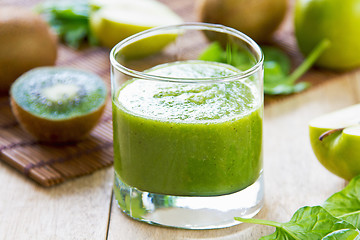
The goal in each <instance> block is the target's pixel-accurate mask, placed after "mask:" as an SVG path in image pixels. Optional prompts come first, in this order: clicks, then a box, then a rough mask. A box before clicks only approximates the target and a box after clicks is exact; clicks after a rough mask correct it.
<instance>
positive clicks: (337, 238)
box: [321, 229, 360, 240]
mask: <svg viewBox="0 0 360 240" xmlns="http://www.w3.org/2000/svg"><path fill="white" fill-rule="evenodd" d="M321 240H360V233H359V231H358V230H355V229H341V230H337V231H334V232H332V233H329V234H328V235H326V236H325V237H323V238H322V239H321Z"/></svg>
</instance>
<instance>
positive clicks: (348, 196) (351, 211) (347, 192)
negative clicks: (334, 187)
mask: <svg viewBox="0 0 360 240" xmlns="http://www.w3.org/2000/svg"><path fill="white" fill-rule="evenodd" d="M322 206H323V207H324V208H325V209H326V210H327V211H328V212H329V213H331V214H332V215H334V216H335V217H338V218H341V219H343V220H345V221H347V222H349V223H351V224H353V225H354V226H355V227H357V228H358V229H360V175H359V176H357V177H355V178H353V179H352V180H351V181H350V183H349V184H348V185H347V186H346V187H345V188H344V189H343V190H341V191H340V192H337V193H335V194H333V195H332V196H331V197H329V198H328V199H327V200H326V201H325V202H324V203H323V205H322Z"/></svg>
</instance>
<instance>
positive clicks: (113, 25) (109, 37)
mask: <svg viewBox="0 0 360 240" xmlns="http://www.w3.org/2000/svg"><path fill="white" fill-rule="evenodd" d="M103 16H106V13H105V12H104V10H103V9H100V10H98V11H95V12H93V13H92V14H91V17H90V26H91V29H92V31H93V33H94V35H95V36H96V37H97V38H98V40H99V42H100V44H101V45H102V46H105V47H108V48H112V47H114V46H115V45H116V44H117V43H118V42H120V41H121V40H123V39H125V38H127V37H129V36H131V35H133V34H135V33H138V32H141V31H144V30H147V29H150V28H151V27H146V26H136V25H130V24H124V23H119V22H115V21H112V20H111V19H107V18H104V17H103Z"/></svg>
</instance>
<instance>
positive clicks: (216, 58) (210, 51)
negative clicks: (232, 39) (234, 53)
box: [199, 42, 226, 63]
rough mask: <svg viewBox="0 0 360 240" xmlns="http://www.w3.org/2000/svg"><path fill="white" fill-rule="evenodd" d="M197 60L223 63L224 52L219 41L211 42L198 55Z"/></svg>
mask: <svg viewBox="0 0 360 240" xmlns="http://www.w3.org/2000/svg"><path fill="white" fill-rule="evenodd" d="M199 60H203V61H212V62H221V63H225V60H226V53H225V52H224V50H223V48H222V47H221V45H220V43H218V42H213V43H211V44H210V45H209V46H208V47H207V48H206V49H205V50H204V51H203V52H202V53H201V54H200V56H199Z"/></svg>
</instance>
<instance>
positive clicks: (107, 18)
mask: <svg viewBox="0 0 360 240" xmlns="http://www.w3.org/2000/svg"><path fill="white" fill-rule="evenodd" d="M90 5H91V7H92V12H91V14H90V27H91V29H92V32H93V33H94V35H95V37H96V38H97V39H98V40H99V42H100V44H101V45H103V46H105V47H109V48H112V47H113V46H114V45H116V44H117V43H118V42H120V41H121V40H123V39H124V38H126V37H129V36H131V35H133V34H135V33H138V32H141V31H143V30H147V29H150V28H152V27H157V26H162V25H168V24H179V23H182V19H181V18H180V17H179V16H178V15H177V14H175V13H174V12H173V11H172V10H170V9H169V8H168V7H167V6H165V5H164V4H162V3H160V2H157V1H155V0H106V1H100V0H92V1H91V2H90ZM172 40H174V36H171V37H169V35H168V34H164V36H163V37H160V38H159V37H157V38H154V39H152V40H151V42H153V43H152V44H150V45H151V47H150V48H144V49H141V48H140V49H139V46H140V45H137V46H136V48H137V49H138V50H137V51H136V52H137V53H133V54H135V55H144V56H145V55H149V54H152V53H155V52H157V51H159V50H160V49H161V48H162V47H164V46H165V45H166V44H168V43H169V42H170V41H172ZM144 44H145V42H144ZM140 52H141V54H140Z"/></svg>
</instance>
